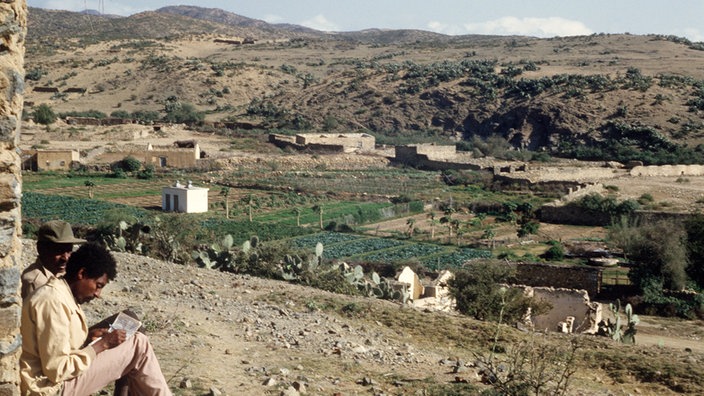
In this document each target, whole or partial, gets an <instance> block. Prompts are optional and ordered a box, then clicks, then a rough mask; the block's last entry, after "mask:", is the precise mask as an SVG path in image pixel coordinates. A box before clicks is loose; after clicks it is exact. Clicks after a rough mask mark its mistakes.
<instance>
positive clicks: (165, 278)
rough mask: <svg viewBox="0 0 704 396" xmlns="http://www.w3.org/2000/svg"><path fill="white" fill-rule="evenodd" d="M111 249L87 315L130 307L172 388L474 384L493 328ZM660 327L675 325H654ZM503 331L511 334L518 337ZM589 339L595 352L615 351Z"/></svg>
mask: <svg viewBox="0 0 704 396" xmlns="http://www.w3.org/2000/svg"><path fill="white" fill-rule="evenodd" d="M24 251H25V255H24V259H23V261H24V262H25V263H29V262H31V261H32V260H33V259H34V255H35V253H34V243H33V241H26V244H25V250H24ZM115 256H116V258H117V260H118V278H117V279H116V280H115V281H114V282H111V283H110V284H109V285H108V286H107V287H106V289H105V290H104V292H103V296H102V298H101V299H100V300H97V301H93V302H91V303H90V304H87V305H86V306H85V310H86V313H87V315H88V317H89V321H90V322H94V321H97V320H99V319H100V318H102V317H105V316H108V315H109V314H111V313H114V312H116V311H118V310H120V309H123V308H125V307H132V308H134V309H135V310H136V311H137V312H138V313H139V314H140V315H141V317H142V319H143V322H144V324H145V326H146V329H147V333H148V335H149V336H150V338H151V340H152V342H153V344H154V346H155V349H156V351H157V354H158V356H159V359H160V362H161V365H162V369H163V372H164V374H165V376H166V378H167V380H168V381H169V384H170V386H171V388H172V389H173V390H174V392H175V393H176V394H180V395H203V394H220V393H221V394H229V395H263V394H269V395H280V394H287V395H296V394H299V393H301V394H303V393H305V394H314V395H353V394H374V395H402V394H403V395H405V394H411V395H412V394H418V395H422V394H434V393H433V389H437V388H435V387H436V386H437V384H450V383H453V382H455V381H457V380H460V381H468V382H470V383H471V384H475V385H476V386H479V387H480V386H482V385H481V383H480V382H479V377H478V375H477V368H476V367H474V362H475V360H476V358H475V357H474V356H475V355H474V353H473V352H472V351H477V350H482V349H483V346H486V345H489V343H490V340H491V339H492V338H493V332H494V331H495V327H494V326H491V325H487V324H484V323H481V322H476V321H473V320H470V319H467V318H463V317H459V316H457V315H451V314H439V313H429V312H420V311H416V310H413V309H410V308H405V307H401V306H399V305H397V304H395V303H391V302H388V301H380V300H370V299H365V298H361V297H348V296H341V295H336V294H332V293H327V292H323V291H320V290H316V289H312V288H307V287H303V286H297V285H292V284H288V283H285V282H279V281H272V280H266V279H259V278H254V277H249V276H241V275H234V274H228V273H221V272H218V271H213V270H205V269H201V268H196V267H191V266H180V265H173V264H169V263H164V262H161V261H157V260H153V259H150V258H147V257H143V256H135V255H131V254H126V253H115ZM666 326H667V327H670V326H672V328H675V326H676V324H673V323H667V324H665V323H663V324H658V326H653V327H654V328H653V329H651V330H652V331H655V330H657V328H666ZM690 330H691V328H690ZM668 331H672V329H669V330H668ZM504 332H505V333H504V334H506V337H508V339H514V340H515V337H516V334H517V333H515V332H513V331H512V330H511V329H505V330H504ZM502 338H504V337H502ZM590 339H591V340H590V341H589V342H590V343H594V342H596V344H594V345H593V347H595V348H596V350H598V349H611V348H616V350H613V351H611V352H610V353H618V348H620V347H619V346H616V345H614V344H613V343H610V342H606V341H604V342H602V341H601V340H598V341H594V340H593V337H590ZM558 341H559V337H558ZM692 342H695V341H692ZM699 342H701V341H699ZM695 343H696V342H695ZM646 348H647V347H646ZM651 349H652V347H651ZM661 349H662V350H660V351H655V352H652V351H651V352H648V356H649V355H650V354H663V356H668V358H673V359H676V360H678V361H686V362H689V363H687V364H700V362H701V361H703V358H704V355H701V354H700V353H698V352H697V351H696V350H695V352H694V353H692V352H691V350H690V351H685V350H684V349H681V348H678V349H672V350H670V349H667V348H661ZM644 351H645V349H644ZM575 377H576V379H575V381H574V386H573V388H574V391H573V392H570V394H574V395H625V394H633V393H640V394H670V393H671V391H670V390H669V389H667V388H665V387H663V386H662V385H659V384H644V383H639V382H638V381H637V380H635V379H634V378H631V377H629V378H626V379H623V380H622V381H621V382H620V383H614V381H612V379H610V378H609V374H608V373H607V372H606V371H602V370H583V371H580V372H579V373H577V374H576V375H575ZM296 389H297V390H296Z"/></svg>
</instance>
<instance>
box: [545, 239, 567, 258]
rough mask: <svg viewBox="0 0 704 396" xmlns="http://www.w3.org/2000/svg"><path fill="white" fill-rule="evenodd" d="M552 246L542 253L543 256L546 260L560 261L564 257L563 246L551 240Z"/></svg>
mask: <svg viewBox="0 0 704 396" xmlns="http://www.w3.org/2000/svg"><path fill="white" fill-rule="evenodd" d="M551 244H552V246H550V248H549V249H548V250H547V251H546V252H545V253H543V258H544V259H545V260H548V261H560V260H562V259H564V258H565V248H564V247H563V246H562V244H561V243H559V242H555V241H551Z"/></svg>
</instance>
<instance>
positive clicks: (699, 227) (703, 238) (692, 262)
mask: <svg viewBox="0 0 704 396" xmlns="http://www.w3.org/2000/svg"><path fill="white" fill-rule="evenodd" d="M685 230H686V232H687V257H688V259H689V266H687V275H689V277H690V278H691V279H692V280H693V281H694V283H695V284H696V285H697V286H698V287H699V289H700V290H702V289H704V215H702V214H697V215H695V216H693V217H692V218H691V219H689V220H688V221H686V222H685Z"/></svg>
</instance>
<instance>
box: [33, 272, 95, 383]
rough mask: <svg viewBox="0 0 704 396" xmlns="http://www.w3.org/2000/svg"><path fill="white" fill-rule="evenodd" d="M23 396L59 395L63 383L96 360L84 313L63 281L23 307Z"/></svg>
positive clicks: (40, 291) (54, 282)
mask: <svg viewBox="0 0 704 396" xmlns="http://www.w3.org/2000/svg"><path fill="white" fill-rule="evenodd" d="M20 330H21V333H22V355H21V356H20V391H21V394H22V395H58V394H60V393H61V389H62V387H63V382H64V381H66V380H69V379H71V378H75V377H77V376H79V375H80V374H81V373H82V372H84V371H85V370H86V369H88V367H89V366H90V364H91V362H92V361H93V359H95V356H96V354H95V350H94V349H93V347H92V346H87V347H85V348H81V347H82V346H83V344H84V342H85V341H86V338H87V336H88V326H87V325H86V318H85V315H84V314H83V310H82V309H81V307H80V306H79V305H78V304H77V303H76V300H75V299H74V297H73V294H72V293H71V288H70V287H69V285H68V283H66V281H65V280H64V279H63V278H51V279H50V280H49V282H48V283H47V284H46V285H45V286H43V287H40V288H39V289H37V290H36V292H35V293H34V294H32V295H31V296H29V298H27V299H26V300H25V301H24V303H23V306H22V324H21V327H20Z"/></svg>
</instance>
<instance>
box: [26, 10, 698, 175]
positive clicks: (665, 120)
mask: <svg viewBox="0 0 704 396" xmlns="http://www.w3.org/2000/svg"><path fill="white" fill-rule="evenodd" d="M194 9H195V11H198V10H199V9H198V8H197V7H195V8H188V9H180V8H178V7H176V10H174V9H173V8H169V9H168V10H163V12H153V13H144V14H138V15H134V16H131V17H128V18H118V19H115V18H112V19H110V18H97V17H96V18H95V19H94V20H86V18H88V17H87V16H81V17H78V16H76V15H74V14H72V13H49V14H46V11H39V10H35V11H34V15H35V17H36V18H37V19H38V20H37V22H35V23H37V24H39V26H41V29H40V28H39V27H38V26H35V29H34V30H33V29H32V26H34V25H32V26H30V37H29V46H28V55H27V71H28V76H29V77H31V78H30V79H29V80H28V85H27V95H26V100H27V102H28V106H27V111H28V112H31V111H32V109H34V108H36V106H38V105H39V104H41V103H46V104H49V105H50V106H52V108H54V109H55V110H56V111H58V112H81V111H87V110H98V111H101V112H103V113H105V114H107V115H109V114H111V113H113V112H116V111H118V112H122V113H123V114H124V113H125V112H126V113H134V112H138V111H157V112H162V114H163V112H164V111H165V107H166V106H167V102H168V101H171V102H173V101H177V102H179V103H187V104H192V105H194V106H195V108H196V109H197V110H200V111H204V112H205V113H206V120H209V121H222V120H227V121H235V122H237V123H239V125H246V126H248V127H251V128H255V130H260V131H262V132H266V131H269V130H272V129H273V130H280V129H285V130H296V131H319V130H326V131H340V132H349V131H367V132H373V133H375V134H377V135H378V136H388V137H389V139H398V138H401V137H403V136H404V135H406V134H415V135H418V134H425V135H426V136H428V137H430V138H432V137H435V138H436V139H440V138H443V137H444V138H453V139H455V138H460V139H462V138H463V139H467V140H469V139H471V138H472V137H473V136H481V137H488V136H492V135H499V136H501V137H503V138H505V139H507V140H508V141H509V142H510V143H511V144H512V145H514V146H515V147H518V148H529V149H532V150H548V151H551V152H555V153H562V154H563V155H572V154H574V153H575V152H576V151H579V150H580V149H581V148H582V147H590V146H594V147H599V148H600V149H608V148H609V147H610V146H612V145H613V144H612V142H618V144H623V145H624V147H625V149H626V150H627V149H631V148H633V149H634V150H636V151H637V150H646V149H653V147H655V149H657V150H664V151H668V150H669V151H672V150H674V147H675V146H673V144H674V145H676V144H686V145H689V146H692V147H693V146H696V145H697V144H699V143H701V142H702V137H703V136H704V122H703V117H702V112H703V111H704V109H703V107H702V104H701V103H703V102H702V98H701V97H702V94H701V89H700V88H701V87H700V82H701V80H702V79H704V67H703V66H702V65H704V51H702V50H701V45H700V43H695V44H693V43H689V42H687V41H686V40H681V39H677V38H673V37H659V36H633V35H592V36H584V37H567V38H554V39H537V38H530V37H491V36H460V37H451V36H442V35H436V34H432V35H429V34H426V33H424V32H413V31H391V32H381V31H373V30H372V31H365V32H355V33H349V34H325V33H321V32H314V31H313V32H310V31H309V32H306V34H305V35H301V33H300V31H299V30H300V29H295V28H293V27H287V26H278V25H266V24H265V23H263V22H261V21H253V20H248V19H246V18H245V19H242V17H240V18H235V17H233V16H232V15H229V16H228V15H222V13H217V12H215V11H213V10H205V11H208V12H205V11H203V10H202V9H201V11H202V12H200V13H198V12H194ZM179 10H180V15H174V14H173V12H175V11H179ZM167 11H168V13H166V12H167ZM193 17H197V18H198V19H195V18H193ZM80 18H83V19H80ZM208 18H210V19H208ZM189 20H190V21H191V22H189ZM213 20H218V21H220V22H223V21H224V22H228V21H231V24H223V23H218V22H214V21H213ZM61 21H63V23H62V22H61ZM232 21H234V22H232ZM88 32H93V33H92V34H88ZM133 32H139V33H138V34H137V33H133ZM155 32H163V35H158V34H155ZM245 37H248V38H251V39H252V40H253V43H251V44H244V43H242V44H232V43H228V42H223V41H222V39H230V40H243V39H244V38H245ZM413 39H414V40H413ZM38 88H44V90H45V91H47V89H46V88H53V89H48V91H53V92H40V91H39V90H38ZM76 91H77V92H76ZM167 100H168V101H167ZM582 154H585V153H582ZM690 160H691V159H690ZM694 161H696V159H694Z"/></svg>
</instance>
